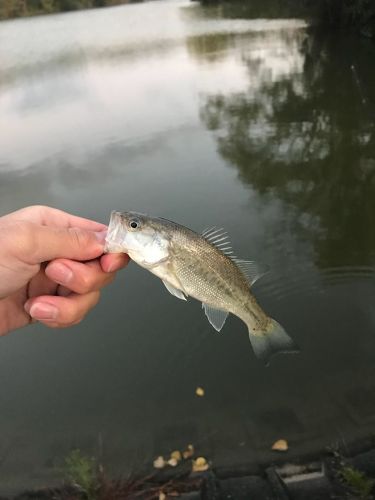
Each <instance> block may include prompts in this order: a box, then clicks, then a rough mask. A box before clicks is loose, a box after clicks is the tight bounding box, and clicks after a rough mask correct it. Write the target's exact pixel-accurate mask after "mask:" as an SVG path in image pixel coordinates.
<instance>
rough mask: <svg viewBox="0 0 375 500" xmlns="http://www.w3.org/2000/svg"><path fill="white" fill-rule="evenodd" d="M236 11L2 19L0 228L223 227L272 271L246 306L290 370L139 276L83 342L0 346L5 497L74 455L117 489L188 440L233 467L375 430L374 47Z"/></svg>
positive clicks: (141, 7) (81, 334)
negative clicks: (29, 219)
mask: <svg viewBox="0 0 375 500" xmlns="http://www.w3.org/2000/svg"><path fill="white" fill-rule="evenodd" d="M236 8H237V7H236ZM236 8H234V7H233V10H231V7H230V6H229V7H228V6H225V8H223V9H222V8H204V9H202V8H201V7H200V6H199V5H198V4H195V3H192V2H175V1H160V2H150V3H144V4H138V5H133V6H124V7H119V8H116V9H104V10H100V11H95V10H94V11H90V12H81V13H75V14H68V15H66V16H65V15H64V16H49V17H48V18H35V19H28V20H24V21H12V22H7V23H0V60H1V68H2V71H1V72H0V73H1V75H0V127H1V134H0V211H1V212H2V213H3V212H7V211H10V210H12V209H15V208H18V207H19V206H21V205H28V204H31V203H46V204H50V205H55V206H59V207H61V208H63V209H66V210H69V211H73V212H76V213H79V214H82V215H84V216H89V217H93V218H95V219H97V220H101V221H108V216H109V213H110V211H111V210H112V209H127V210H128V209H134V210H140V211H148V212H150V213H153V214H160V215H162V216H165V217H168V218H171V219H175V220H177V221H180V222H181V223H184V224H186V225H188V226H190V227H192V228H194V229H196V230H201V229H203V228H204V227H206V226H209V225H213V224H216V225H220V226H223V227H225V228H226V229H227V230H228V231H229V232H230V235H231V237H232V241H233V246H234V248H235V251H236V253H237V254H238V255H239V256H242V257H244V258H250V259H259V260H264V261H265V262H268V263H269V264H270V266H271V269H272V271H271V273H269V275H268V276H266V277H265V278H263V279H262V280H261V281H259V282H258V283H257V284H256V285H255V287H254V292H255V294H256V296H257V297H258V299H259V301H260V302H261V304H262V306H263V307H264V308H265V309H266V310H267V311H268V312H269V314H271V315H272V316H273V317H275V318H277V319H278V320H279V321H280V322H281V323H282V324H283V325H284V326H285V328H286V329H287V330H288V332H289V333H290V334H291V335H292V336H293V337H294V338H295V339H296V340H297V342H298V343H299V345H300V346H301V354H300V355H299V356H289V357H286V356H284V357H279V358H277V359H275V361H274V363H272V365H271V366H270V367H269V368H268V369H265V368H264V367H263V366H262V365H261V364H260V363H258V362H257V360H256V359H255V358H254V356H253V355H252V353H251V349H250V345H249V341H248V338H247V334H246V328H245V327H244V325H243V324H242V323H241V322H240V321H239V320H237V319H236V318H230V319H229V320H228V323H227V324H226V325H225V328H224V330H223V332H222V334H221V335H217V334H215V332H213V331H212V329H211V327H210V326H209V324H208V323H207V321H206V318H205V316H204V314H202V310H201V307H200V305H199V304H198V303H197V302H195V301H189V302H188V303H182V302H181V301H177V300H175V299H174V298H173V297H170V296H169V295H168V294H167V292H166V291H165V290H164V288H163V286H162V284H161V283H160V282H159V281H158V280H156V278H154V277H153V276H151V275H150V274H147V273H146V272H144V271H142V270H141V269H139V268H136V267H135V266H129V269H127V270H126V272H124V273H122V274H121V275H120V276H119V278H118V280H117V281H116V282H115V283H114V284H113V285H112V286H111V287H110V288H109V289H108V290H106V291H105V293H104V296H103V300H102V302H101V304H100V305H99V306H98V308H97V309H96V310H95V311H94V312H93V313H92V314H91V315H90V316H89V317H88V318H87V320H86V321H85V322H83V323H82V324H81V325H79V326H77V327H75V328H73V329H69V330H68V331H66V332H58V333H57V332H54V333H51V332H49V331H47V330H46V329H45V328H43V327H41V326H40V325H35V326H33V327H32V328H30V329H29V331H27V332H26V331H23V332H22V331H21V332H18V333H15V334H13V335H10V336H8V337H6V338H3V339H1V349H0V378H1V379H2V380H3V381H6V383H4V384H2V387H1V390H0V408H1V412H0V426H1V429H2V434H1V437H0V462H1V465H0V477H1V479H0V488H1V491H0V492H2V491H6V490H7V489H8V490H10V489H12V488H13V489H20V488H21V487H22V486H40V485H41V484H47V483H49V482H51V481H56V480H57V479H58V478H59V477H60V476H61V475H60V472H59V467H60V465H61V463H62V457H64V455H66V454H67V453H68V452H69V450H70V449H71V448H72V447H79V448H81V449H82V450H83V451H85V452H87V453H89V454H93V453H97V452H98V443H103V446H101V447H99V448H100V449H101V450H102V452H101V453H102V454H103V456H102V458H103V461H104V462H105V463H106V464H107V465H108V467H109V470H110V471H111V472H112V471H113V472H114V473H119V474H123V473H124V470H129V469H131V468H137V467H139V466H142V465H143V464H144V463H146V464H148V465H149V464H150V463H151V461H152V459H153V458H154V456H156V455H159V454H162V453H168V452H170V451H171V450H173V449H176V448H183V447H185V446H186V444H188V443H193V444H194V445H195V446H196V448H197V450H198V452H199V454H203V455H205V456H207V457H209V458H211V459H212V460H213V463H214V464H215V465H223V464H231V465H236V464H243V463H249V462H254V461H255V462H259V461H263V460H264V461H270V460H273V459H274V456H273V455H272V454H271V452H270V451H269V450H270V445H271V444H272V442H273V441H274V440H275V439H279V438H286V439H288V440H289V441H290V444H291V447H290V449H291V451H290V455H288V458H289V457H291V458H292V457H293V453H295V454H296V455H298V454H300V453H305V452H310V451H311V450H317V449H320V448H322V447H325V446H327V445H329V444H332V442H333V441H337V440H338V441H340V440H341V441H342V440H350V439H352V438H354V437H356V436H358V435H359V434H361V433H362V434H366V433H368V432H369V431H370V430H371V428H373V425H374V421H375V420H374V415H375V408H374V405H373V403H372V398H369V396H368V395H369V394H371V393H373V391H374V387H375V369H374V366H375V336H374V327H375V306H374V304H375V279H374V278H375V276H374V266H373V264H374V249H375V248H374V247H375V241H374V228H373V223H372V214H373V213H374V208H375V207H374V197H373V196H371V194H372V191H373V188H374V186H373V183H374V168H375V152H374V125H373V123H374V121H373V116H374V107H373V103H374V102H375V95H374V89H375V85H374V83H375V82H374V78H375V75H374V74H373V73H372V72H371V67H372V66H371V64H372V61H373V60H374V48H373V46H371V45H370V44H369V43H367V42H365V41H358V40H351V39H346V40H341V39H336V40H334V39H331V38H327V37H324V36H322V35H320V34H318V33H314V32H309V31H306V28H305V22H304V21H302V20H296V19H285V12H284V13H280V14H279V17H280V19H275V18H273V19H251V20H248V19H247V17H246V16H247V15H249V13H247V14H244V13H243V12H242V13H239V12H238V11H237V10H236ZM227 9H229V10H227ZM267 15H268V13H267V12H266V13H265V12H263V13H262V12H260V13H259V18H264V17H267ZM251 16H253V17H254V15H253V14H251ZM255 17H256V16H255ZM269 17H274V16H269ZM283 18H284V19H283ZM155 19H158V20H159V22H158V23H155ZM108 26H111V29H110V30H109V29H108ZM36 34H37V35H38V36H36ZM25 54H27V57H26V55H25ZM352 66H354V69H353V68H351V67H352ZM198 385H200V386H203V387H204V388H205V391H206V395H205V397H204V398H197V397H196V396H195V388H196V386H198ZM103 450H104V451H103ZM4 457H5V458H4Z"/></svg>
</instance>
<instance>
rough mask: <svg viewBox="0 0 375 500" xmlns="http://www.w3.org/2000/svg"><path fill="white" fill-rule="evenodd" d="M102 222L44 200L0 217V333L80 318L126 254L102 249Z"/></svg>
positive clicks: (63, 324) (68, 323)
mask: <svg viewBox="0 0 375 500" xmlns="http://www.w3.org/2000/svg"><path fill="white" fill-rule="evenodd" d="M106 229H107V227H106V226H105V225H104V224H101V223H98V222H95V221H92V220H89V219H84V218H81V217H77V216H75V215H71V214H69V213H66V212H62V211H61V210H57V209H54V208H50V207H44V206H32V207H26V208H23V209H21V210H18V211H16V212H13V213H11V214H8V215H5V216H3V217H0V335H5V334H7V333H9V332H11V331H13V330H16V329H18V328H21V327H24V326H27V325H29V324H30V323H32V322H35V321H39V322H41V323H43V324H44V325H46V326H49V327H52V328H63V327H69V326H72V325H75V324H77V323H79V322H80V321H82V319H83V318H84V317H85V316H86V314H87V313H88V312H89V311H90V310H91V309H92V308H93V307H94V306H95V305H96V304H97V303H98V300H99V297H100V290H101V289H102V288H103V287H104V286H106V285H108V284H109V283H111V282H112V281H113V279H114V277H115V274H116V271H119V270H120V269H122V268H123V267H125V266H126V265H127V263H128V260H129V258H128V256H127V255H125V254H106V255H103V251H104V238H105V234H106Z"/></svg>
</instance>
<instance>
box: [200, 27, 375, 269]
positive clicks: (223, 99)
mask: <svg viewBox="0 0 375 500" xmlns="http://www.w3.org/2000/svg"><path fill="white" fill-rule="evenodd" d="M299 50H300V54H301V55H302V56H303V58H304V59H303V60H304V62H303V67H302V71H300V72H293V71H291V72H290V74H289V75H288V77H285V76H284V77H282V78H277V79H275V78H272V77H268V78H266V77H265V74H264V72H263V73H262V70H261V67H262V65H260V64H259V59H257V58H256V57H252V56H251V52H250V55H247V56H246V57H244V58H243V60H244V62H245V64H246V65H247V67H248V70H249V78H250V80H251V84H250V85H249V89H248V91H247V92H243V93H237V94H230V95H222V94H220V95H210V96H207V97H206V98H205V100H204V103H203V105H202V107H201V118H202V120H203V122H204V123H205V125H206V126H207V128H208V129H209V130H211V131H212V132H213V133H214V134H215V136H216V139H217V143H218V150H219V152H220V154H221V155H222V156H223V157H224V158H225V159H226V160H228V161H229V162H230V163H231V164H232V165H234V166H235V167H236V168H237V169H238V171H239V174H240V178H241V179H242V180H243V181H244V182H246V183H248V184H250V185H251V186H252V187H254V188H256V189H257V190H258V191H259V192H260V193H263V194H270V195H272V196H275V197H278V198H279V199H281V200H283V201H284V202H286V203H287V204H289V205H290V206H292V207H294V208H295V209H296V213H297V221H296V222H297V226H298V228H299V230H300V231H303V232H304V233H303V235H304V236H305V237H308V238H311V239H312V241H313V244H314V247H315V251H316V256H317V263H318V264H319V265H322V266H335V265H339V264H347V263H353V259H354V258H355V259H357V260H359V263H363V264H365V263H367V264H371V263H373V257H374V255H373V254H374V251H375V229H374V223H373V218H374V214H375V196H374V188H375V134H374V108H371V103H373V104H372V106H375V75H374V74H373V73H371V71H370V69H369V64H368V61H369V60H371V58H373V57H374V54H373V53H372V54H371V51H372V52H374V48H373V47H371V45H370V44H368V45H367V42H364V41H353V40H337V39H336V40H334V39H332V38H329V37H323V38H322V37H321V36H319V34H317V33H314V34H310V35H309V36H308V37H306V38H305V39H304V40H300V48H299ZM292 65H293V64H292ZM353 68H354V69H353ZM353 76H354V77H353ZM256 77H257V78H258V85H257V86H256V88H255V89H254V79H256ZM371 93H372V94H371Z"/></svg>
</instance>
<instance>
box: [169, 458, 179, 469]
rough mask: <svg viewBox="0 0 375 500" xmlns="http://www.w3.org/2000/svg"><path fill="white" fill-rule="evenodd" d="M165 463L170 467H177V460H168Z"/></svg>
mask: <svg viewBox="0 0 375 500" xmlns="http://www.w3.org/2000/svg"><path fill="white" fill-rule="evenodd" d="M167 463H168V465H170V466H171V467H176V465H178V460H176V459H175V458H170V459H169V460H168V462H167Z"/></svg>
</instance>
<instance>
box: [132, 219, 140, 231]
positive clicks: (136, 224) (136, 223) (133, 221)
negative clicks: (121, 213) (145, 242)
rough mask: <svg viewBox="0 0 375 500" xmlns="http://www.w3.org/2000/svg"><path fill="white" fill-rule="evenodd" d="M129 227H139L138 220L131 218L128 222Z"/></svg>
mask: <svg viewBox="0 0 375 500" xmlns="http://www.w3.org/2000/svg"><path fill="white" fill-rule="evenodd" d="M130 227H131V228H132V229H137V228H138V227H139V222H138V221H136V220H132V221H131V222H130Z"/></svg>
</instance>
